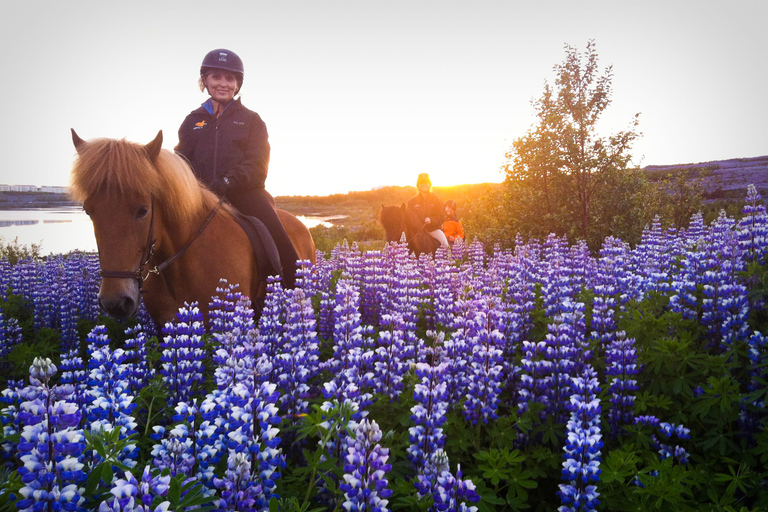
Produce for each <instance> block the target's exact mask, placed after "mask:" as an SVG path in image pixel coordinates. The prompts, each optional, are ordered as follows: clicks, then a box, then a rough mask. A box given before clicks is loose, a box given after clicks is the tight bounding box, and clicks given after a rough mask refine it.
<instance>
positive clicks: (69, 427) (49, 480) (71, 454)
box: [16, 358, 85, 512]
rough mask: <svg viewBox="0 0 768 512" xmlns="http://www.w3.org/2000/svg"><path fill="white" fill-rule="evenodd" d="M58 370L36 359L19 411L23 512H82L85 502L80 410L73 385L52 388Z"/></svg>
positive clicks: (22, 395) (30, 370) (21, 508)
mask: <svg viewBox="0 0 768 512" xmlns="http://www.w3.org/2000/svg"><path fill="white" fill-rule="evenodd" d="M56 371H57V368H56V366H55V365H54V364H53V363H51V360H50V359H41V358H35V360H34V362H33V363H32V366H31V367H30V369H29V373H30V376H29V382H30V385H29V386H27V387H26V388H24V389H23V390H21V392H20V396H21V398H22V399H24V400H25V401H24V402H23V403H22V404H21V406H20V410H19V420H20V421H21V423H23V424H24V428H23V430H22V432H21V441H20V442H19V445H18V450H19V459H20V460H21V462H22V463H23V465H22V466H21V467H19V468H18V470H17V471H18V474H19V476H21V481H22V483H23V484H24V487H22V488H21V489H20V490H19V494H20V495H21V496H22V497H23V499H21V500H19V501H18V502H17V503H16V506H17V508H18V509H19V510H20V511H23V512H27V511H30V512H32V511H35V512H37V511H38V510H45V509H46V508H48V509H50V510H60V509H61V508H64V509H65V510H77V509H78V507H79V506H80V505H81V504H82V503H83V502H84V501H85V499H84V498H83V497H82V496H81V495H82V492H83V489H82V488H81V487H79V484H81V483H82V482H83V481H84V480H85V474H84V472H83V464H82V462H80V460H79V458H80V457H81V456H82V453H83V449H84V448H85V437H84V436H83V432H82V430H80V429H78V428H76V427H77V426H78V424H79V423H80V411H79V410H78V407H77V405H76V404H74V403H72V402H69V401H67V400H68V399H69V398H70V397H71V396H72V393H73V388H72V386H71V385H66V384H65V385H60V386H51V385H50V380H51V378H52V377H53V376H54V375H55V374H56Z"/></svg>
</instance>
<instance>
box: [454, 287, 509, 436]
mask: <svg viewBox="0 0 768 512" xmlns="http://www.w3.org/2000/svg"><path fill="white" fill-rule="evenodd" d="M471 303H472V305H473V308H471V309H470V310H469V311H468V312H467V313H468V315H467V316H466V317H465V321H464V327H463V328H462V330H463V333H464V334H465V336H469V337H468V338H467V343H468V344H471V346H472V359H471V362H470V367H469V369H468V372H467V377H466V378H467V384H468V386H467V390H466V401H465V402H464V417H465V419H466V420H467V421H469V422H470V423H472V424H473V425H476V424H477V422H478V421H482V422H483V423H485V424H487V423H488V421H489V420H494V419H496V418H498V414H497V413H496V411H497V409H498V402H499V394H500V393H501V383H502V380H503V375H502V371H503V369H504V367H503V365H502V361H503V355H504V346H505V341H504V339H503V337H502V334H501V331H499V329H497V328H496V325H495V322H493V316H494V315H493V310H494V308H496V307H498V301H495V300H493V299H491V298H487V299H484V300H476V301H471Z"/></svg>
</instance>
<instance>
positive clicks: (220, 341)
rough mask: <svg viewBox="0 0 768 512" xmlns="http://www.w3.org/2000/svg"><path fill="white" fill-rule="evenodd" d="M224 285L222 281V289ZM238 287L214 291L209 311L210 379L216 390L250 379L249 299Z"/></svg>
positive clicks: (251, 324) (252, 348)
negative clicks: (213, 366) (212, 315)
mask: <svg viewBox="0 0 768 512" xmlns="http://www.w3.org/2000/svg"><path fill="white" fill-rule="evenodd" d="M223 284H226V282H225V281H224V280H222V285H223ZM238 287H239V286H238V285H229V286H228V287H227V288H223V287H219V288H217V292H218V296H215V297H213V299H212V303H211V307H213V308H215V314H216V322H215V326H214V325H213V322H211V324H212V328H213V327H215V330H214V331H213V332H212V334H213V339H214V340H215V341H216V349H215V350H214V353H213V362H214V363H216V365H217V367H216V369H215V370H214V379H215V381H216V385H217V387H218V389H220V390H223V389H225V388H228V387H232V386H234V385H235V384H237V383H238V382H242V381H244V380H246V379H248V378H252V376H253V368H254V363H253V362H254V359H255V353H256V351H257V348H256V343H255V340H256V332H257V331H256V328H255V323H254V316H255V313H254V310H253V309H252V308H251V302H250V299H249V298H248V297H246V296H244V295H242V294H241V293H240V292H239V291H238V290H237V288H238Z"/></svg>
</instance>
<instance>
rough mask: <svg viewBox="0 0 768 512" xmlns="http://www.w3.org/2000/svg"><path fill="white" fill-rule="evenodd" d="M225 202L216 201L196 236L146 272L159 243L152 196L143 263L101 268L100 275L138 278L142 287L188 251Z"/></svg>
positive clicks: (221, 199)
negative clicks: (127, 267)
mask: <svg viewBox="0 0 768 512" xmlns="http://www.w3.org/2000/svg"><path fill="white" fill-rule="evenodd" d="M223 202H224V198H220V199H219V202H218V203H216V206H214V207H213V209H212V210H211V212H210V213H209V214H208V217H207V218H206V219H205V221H204V222H203V224H202V225H201V226H200V229H198V230H197V233H195V236H193V237H192V239H191V240H189V242H187V244H186V245H185V246H184V247H182V248H181V249H180V250H179V251H178V252H177V253H176V254H174V255H173V256H171V257H170V258H168V259H166V260H165V261H163V262H162V263H160V264H159V265H155V267H154V268H150V269H147V270H146V274H145V270H144V269H145V268H146V267H147V266H148V265H149V260H151V259H152V256H153V255H154V254H155V245H156V244H157V239H155V198H154V197H153V198H152V215H151V217H150V218H149V233H147V244H146V245H145V246H144V250H143V251H142V255H141V263H140V264H139V268H138V269H136V270H135V271H133V272H131V271H125V270H100V271H99V277H102V278H104V277H116V278H121V279H136V280H137V281H138V282H139V289H141V286H142V284H143V283H144V281H146V280H147V279H148V278H149V276H150V274H155V275H159V274H160V272H162V271H163V270H165V268H166V267H168V265H170V264H171V263H173V262H174V261H176V259H178V258H179V257H180V256H181V255H182V254H184V253H185V252H187V249H189V247H190V246H191V245H192V243H193V242H194V241H195V240H197V239H198V238H199V237H200V235H202V234H203V231H205V228H207V227H208V224H210V223H211V221H212V220H213V218H214V217H215V216H216V213H217V212H218V211H219V209H220V208H221V205H222V203H223Z"/></svg>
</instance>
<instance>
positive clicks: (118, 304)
mask: <svg viewBox="0 0 768 512" xmlns="http://www.w3.org/2000/svg"><path fill="white" fill-rule="evenodd" d="M99 306H101V309H103V310H104V311H106V312H107V314H108V315H110V316H113V317H115V318H127V317H129V316H131V315H133V314H134V313H135V312H136V301H135V300H133V298H132V297H129V296H124V297H120V298H117V299H115V300H102V299H101V298H100V299H99Z"/></svg>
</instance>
